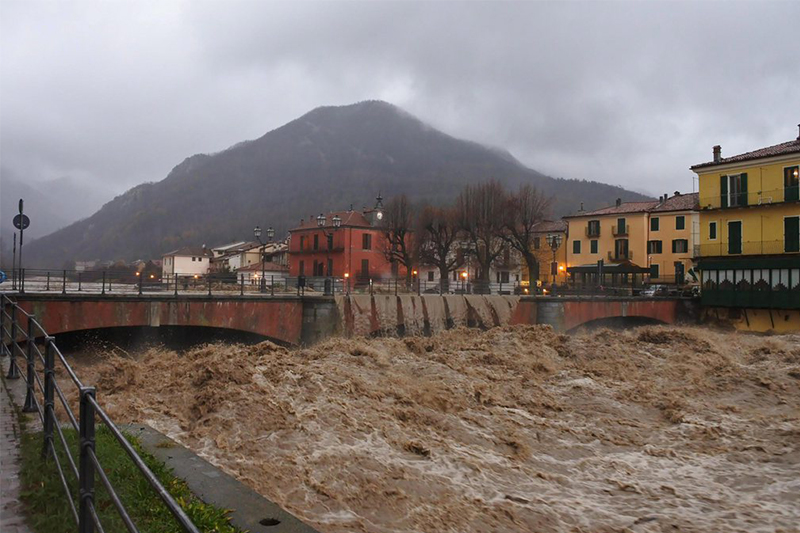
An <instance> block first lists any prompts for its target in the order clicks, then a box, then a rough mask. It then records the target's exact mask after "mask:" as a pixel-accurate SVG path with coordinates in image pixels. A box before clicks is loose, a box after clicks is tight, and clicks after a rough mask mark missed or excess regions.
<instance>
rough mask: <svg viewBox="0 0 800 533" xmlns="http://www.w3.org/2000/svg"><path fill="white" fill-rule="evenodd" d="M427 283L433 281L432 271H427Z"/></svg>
mask: <svg viewBox="0 0 800 533" xmlns="http://www.w3.org/2000/svg"><path fill="white" fill-rule="evenodd" d="M428 281H433V270H430V271H428Z"/></svg>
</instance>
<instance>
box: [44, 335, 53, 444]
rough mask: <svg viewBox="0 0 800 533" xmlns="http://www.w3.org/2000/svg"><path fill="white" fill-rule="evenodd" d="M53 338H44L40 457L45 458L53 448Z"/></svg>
mask: <svg viewBox="0 0 800 533" xmlns="http://www.w3.org/2000/svg"><path fill="white" fill-rule="evenodd" d="M54 342H55V338H54V337H50V336H47V337H45V338H44V428H43V429H44V442H43V447H42V457H47V456H48V455H49V453H50V449H51V448H52V446H53V410H54V409H55V383H56V382H55V379H56V376H55V354H54V353H53V351H54V346H53V343H54Z"/></svg>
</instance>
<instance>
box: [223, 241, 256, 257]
mask: <svg viewBox="0 0 800 533" xmlns="http://www.w3.org/2000/svg"><path fill="white" fill-rule="evenodd" d="M259 246H261V245H260V244H259V243H257V242H254V241H239V242H233V243H230V244H225V245H223V246H216V247H214V248H213V250H214V251H215V252H218V253H224V254H236V253H240V252H246V251H248V250H252V249H253V248H258V247H259Z"/></svg>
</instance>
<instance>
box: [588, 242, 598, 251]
mask: <svg viewBox="0 0 800 533" xmlns="http://www.w3.org/2000/svg"><path fill="white" fill-rule="evenodd" d="M589 251H590V252H592V253H593V254H596V253H597V239H592V240H591V241H589Z"/></svg>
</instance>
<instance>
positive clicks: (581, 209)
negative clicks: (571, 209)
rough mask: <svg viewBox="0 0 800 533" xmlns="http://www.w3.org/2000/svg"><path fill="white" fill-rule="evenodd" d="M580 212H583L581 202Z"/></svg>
mask: <svg viewBox="0 0 800 533" xmlns="http://www.w3.org/2000/svg"><path fill="white" fill-rule="evenodd" d="M580 212H583V202H581V208H580Z"/></svg>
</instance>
